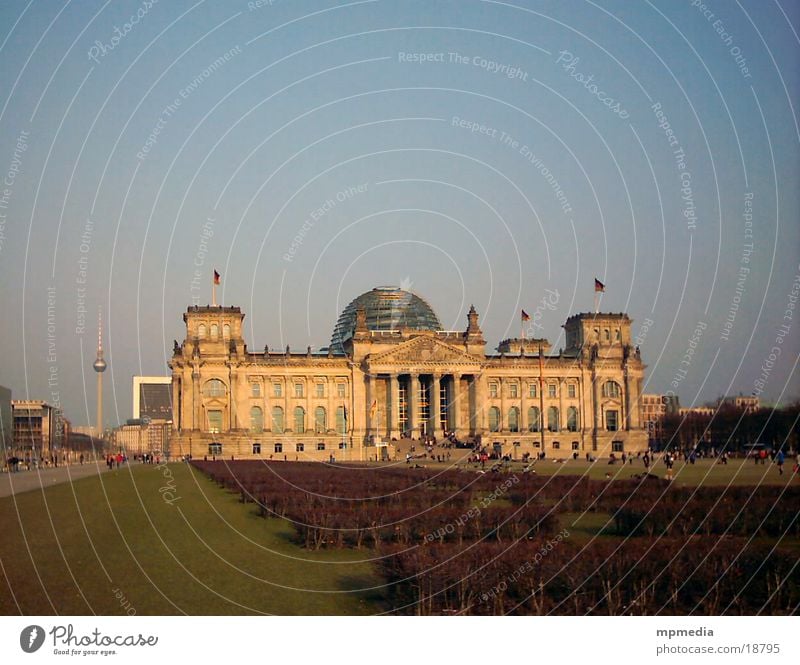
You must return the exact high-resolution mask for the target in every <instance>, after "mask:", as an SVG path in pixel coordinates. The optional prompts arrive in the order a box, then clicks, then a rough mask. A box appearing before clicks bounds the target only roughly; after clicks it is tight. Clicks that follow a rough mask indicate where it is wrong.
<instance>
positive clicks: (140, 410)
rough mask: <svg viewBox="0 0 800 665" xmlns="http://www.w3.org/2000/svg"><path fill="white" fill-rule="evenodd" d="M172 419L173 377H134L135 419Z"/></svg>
mask: <svg viewBox="0 0 800 665" xmlns="http://www.w3.org/2000/svg"><path fill="white" fill-rule="evenodd" d="M145 418H149V419H150V420H168V421H171V420H172V377H171V376H134V377H133V419H134V420H140V419H145Z"/></svg>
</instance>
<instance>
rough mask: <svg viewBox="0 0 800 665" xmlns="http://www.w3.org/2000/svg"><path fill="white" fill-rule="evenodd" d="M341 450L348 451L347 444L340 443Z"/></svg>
mask: <svg viewBox="0 0 800 665" xmlns="http://www.w3.org/2000/svg"><path fill="white" fill-rule="evenodd" d="M339 450H347V443H345V442H344V441H339Z"/></svg>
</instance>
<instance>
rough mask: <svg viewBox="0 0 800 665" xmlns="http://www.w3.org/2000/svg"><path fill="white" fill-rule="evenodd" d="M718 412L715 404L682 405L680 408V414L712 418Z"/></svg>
mask: <svg viewBox="0 0 800 665" xmlns="http://www.w3.org/2000/svg"><path fill="white" fill-rule="evenodd" d="M716 412H717V407H715V406H687V407H681V408H680V409H678V415H679V416H683V417H686V416H693V415H694V416H706V417H708V418H711V417H713V416H714V414H715V413H716Z"/></svg>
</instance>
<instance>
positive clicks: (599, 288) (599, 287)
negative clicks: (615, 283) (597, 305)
mask: <svg viewBox="0 0 800 665" xmlns="http://www.w3.org/2000/svg"><path fill="white" fill-rule="evenodd" d="M594 290H595V293H605V292H606V285H605V284H603V282H601V281H600V280H599V279H597V277H595V278H594Z"/></svg>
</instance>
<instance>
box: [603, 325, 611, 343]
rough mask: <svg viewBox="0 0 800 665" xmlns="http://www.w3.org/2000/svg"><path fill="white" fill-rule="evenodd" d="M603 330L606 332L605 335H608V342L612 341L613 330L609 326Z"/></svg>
mask: <svg viewBox="0 0 800 665" xmlns="http://www.w3.org/2000/svg"><path fill="white" fill-rule="evenodd" d="M603 332H605V335H606V342H610V341H611V332H610V331H609V330H608V328H606V329H605V330H604V331H603Z"/></svg>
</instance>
